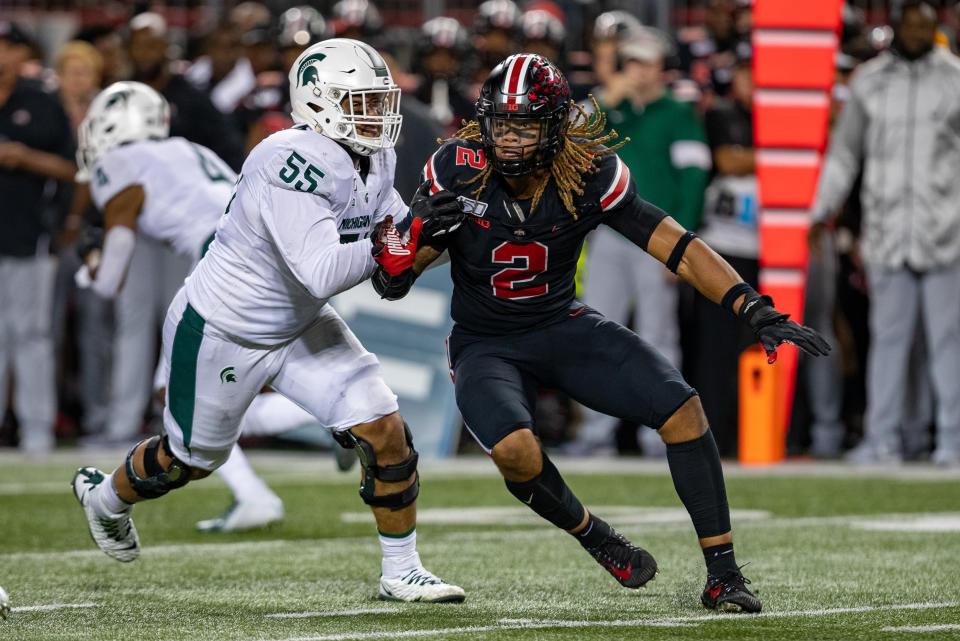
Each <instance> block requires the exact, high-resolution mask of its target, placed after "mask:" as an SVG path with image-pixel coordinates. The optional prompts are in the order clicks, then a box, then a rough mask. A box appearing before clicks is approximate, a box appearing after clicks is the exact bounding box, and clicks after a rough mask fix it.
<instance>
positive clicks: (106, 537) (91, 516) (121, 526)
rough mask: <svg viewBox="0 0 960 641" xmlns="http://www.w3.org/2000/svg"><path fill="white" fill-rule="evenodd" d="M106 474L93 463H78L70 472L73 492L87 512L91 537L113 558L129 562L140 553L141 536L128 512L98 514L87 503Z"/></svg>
mask: <svg viewBox="0 0 960 641" xmlns="http://www.w3.org/2000/svg"><path fill="white" fill-rule="evenodd" d="M105 478H107V476H106V474H104V473H103V472H101V471H100V470H98V469H97V468H95V467H81V468H80V469H79V470H77V472H76V474H74V475H73V483H72V486H73V495H74V496H76V497H77V501H78V502H79V503H80V507H82V508H83V513H84V514H86V515H87V525H88V526H89V528H90V538H92V539H93V542H94V543H96V544H97V547H99V548H100V549H101V550H103V551H104V553H105V554H106V555H107V556H109V557H110V558H112V559H116V560H117V561H122V562H124V563H128V562H130V561H133V560H135V559H136V558H137V557H138V556H140V537H139V536H137V528H136V527H134V525H133V519H131V518H130V514H129V513H127V514H124V515H122V516H119V517H118V518H115V519H112V518H109V517H104V516H97V514H96V512H94V510H93V507H92V506H91V505H90V492H91V490H93V488H95V487H96V486H98V485H100V484H101V483H102V482H103V481H104V479H105Z"/></svg>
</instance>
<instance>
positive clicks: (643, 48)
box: [617, 27, 667, 62]
mask: <svg viewBox="0 0 960 641" xmlns="http://www.w3.org/2000/svg"><path fill="white" fill-rule="evenodd" d="M617 51H618V53H619V54H620V57H621V58H623V59H624V60H625V61H626V60H639V61H641V62H656V61H658V60H663V58H664V57H665V56H666V53H667V47H666V43H665V42H664V41H663V38H661V37H660V36H659V35H657V34H656V33H655V32H654V31H652V30H651V29H648V28H646V27H641V28H638V29H634V30H632V31H630V32H629V35H627V37H626V38H625V39H624V40H622V41H621V42H620V45H619V47H618V48H617Z"/></svg>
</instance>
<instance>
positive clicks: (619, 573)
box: [604, 563, 633, 581]
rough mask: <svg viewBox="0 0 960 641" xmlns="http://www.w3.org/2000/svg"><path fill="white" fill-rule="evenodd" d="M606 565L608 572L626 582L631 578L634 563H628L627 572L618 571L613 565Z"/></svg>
mask: <svg viewBox="0 0 960 641" xmlns="http://www.w3.org/2000/svg"><path fill="white" fill-rule="evenodd" d="M604 565H605V566H606V568H607V569H608V570H610V571H611V572H613V573H614V574H615V575H616V576H617V577H619V578H621V579H623V580H624V581H626V580H627V579H629V578H630V570H631V568H632V567H633V563H627V569H626V570H618V569H617V568H615V567H613V564H612V563H605V564H604Z"/></svg>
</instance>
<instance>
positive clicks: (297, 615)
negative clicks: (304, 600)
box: [263, 608, 400, 619]
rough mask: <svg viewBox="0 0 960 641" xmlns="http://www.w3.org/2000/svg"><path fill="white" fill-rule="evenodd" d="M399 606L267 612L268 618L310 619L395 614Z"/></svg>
mask: <svg viewBox="0 0 960 641" xmlns="http://www.w3.org/2000/svg"><path fill="white" fill-rule="evenodd" d="M399 611H400V609H399V608H362V609H357V610H329V611H327V612H278V613H276V614H265V615H263V616H264V617H266V618H268V619H308V618H310V617H348V616H354V615H357V614H394V613H396V612H399Z"/></svg>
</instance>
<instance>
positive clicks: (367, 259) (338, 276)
mask: <svg viewBox="0 0 960 641" xmlns="http://www.w3.org/2000/svg"><path fill="white" fill-rule="evenodd" d="M290 92H291V104H292V105H293V110H294V114H293V115H294V120H295V122H297V123H298V124H297V125H296V126H294V127H293V128H291V129H286V130H284V131H281V132H279V133H276V134H274V135H272V136H270V137H269V138H267V139H266V140H264V141H263V142H262V143H260V144H259V145H258V146H257V147H256V148H254V150H253V151H252V152H251V153H250V156H249V157H248V158H247V160H246V162H245V163H244V166H243V169H242V172H241V178H240V179H239V180H238V182H237V185H236V187H235V189H234V192H233V196H232V197H231V199H230V201H229V205H228V206H227V209H226V213H225V214H224V215H223V217H222V218H221V219H220V222H219V224H218V227H217V234H216V241H215V242H214V243H213V244H212V245H211V246H210V249H209V251H208V252H207V253H206V255H205V256H204V258H203V259H202V260H201V261H200V263H199V264H198V265H197V267H196V269H194V271H193V272H192V273H191V275H190V277H189V278H188V279H187V281H186V283H185V285H184V287H183V289H181V290H180V292H179V293H178V294H177V296H176V298H175V299H174V301H173V303H172V304H171V306H170V309H169V311H168V314H167V319H166V322H165V323H164V328H163V353H162V359H163V362H164V364H165V366H166V368H167V371H169V382H168V385H167V393H166V400H167V403H166V407H165V409H164V428H165V432H166V434H165V435H164V436H163V437H162V438H161V437H153V438H150V439H146V440H144V441H142V442H141V443H139V444H137V445H136V446H134V448H133V449H132V450H131V451H130V453H129V454H128V456H127V459H126V462H125V464H124V465H121V466H120V467H118V468H117V469H116V470H115V471H114V472H113V473H112V474H110V475H105V474H103V473H102V472H100V471H99V470H97V469H95V468H81V469H80V470H78V472H77V474H76V475H75V477H74V483H73V485H74V492H75V494H76V495H77V498H78V500H79V501H80V503H81V505H82V506H83V508H84V512H85V513H86V516H87V520H88V525H89V528H90V533H91V535H92V537H93V539H94V541H95V542H96V543H97V545H98V546H99V547H100V548H101V549H102V550H103V551H104V552H105V553H107V554H108V555H109V556H111V557H113V558H115V559H117V560H120V561H132V560H133V559H135V558H136V557H137V555H138V554H139V548H140V543H139V539H138V537H137V533H136V529H135V528H134V526H133V522H132V520H131V518H130V510H131V508H132V505H133V504H134V503H137V502H139V501H141V500H144V499H151V498H156V497H159V496H162V495H164V494H166V493H167V492H169V491H170V490H172V489H176V488H179V487H182V486H184V485H186V484H187V483H188V482H189V481H190V480H192V479H199V478H203V477H205V476H207V475H209V474H210V472H211V471H212V470H214V469H216V468H217V467H218V466H220V465H221V464H222V463H223V462H224V461H225V460H226V459H227V457H228V456H229V454H230V451H231V448H232V447H233V445H234V444H235V443H236V441H237V438H238V437H239V434H240V422H241V420H240V419H241V417H242V415H243V413H244V411H245V410H246V408H247V406H248V405H250V403H251V401H252V400H253V399H254V397H255V396H256V395H257V394H258V392H259V391H260V389H261V388H262V387H263V386H264V385H271V386H272V387H273V388H274V389H275V390H277V391H278V392H279V393H281V394H283V395H284V396H286V397H287V398H289V399H291V400H293V401H294V402H296V403H297V404H298V405H300V406H301V407H303V408H304V409H306V410H307V411H309V412H310V414H312V415H313V416H314V417H316V418H317V420H319V421H320V423H322V424H323V425H325V426H327V427H328V428H330V429H331V430H333V432H334V435H335V437H336V438H337V440H338V441H339V442H341V443H345V444H347V445H349V446H353V447H355V448H356V449H357V452H358V455H359V458H360V464H361V466H362V470H363V480H362V484H361V487H360V496H361V498H362V499H363V500H364V502H366V503H367V504H368V505H370V507H371V509H372V511H373V515H374V517H375V519H376V523H377V529H378V531H379V533H380V544H381V548H382V551H383V561H382V564H381V578H380V585H379V597H380V598H381V599H385V600H401V601H429V602H441V601H462V600H463V599H464V591H463V589H462V588H460V587H458V586H455V585H451V584H449V583H446V582H445V581H443V580H442V579H440V578H439V577H437V576H435V575H434V574H432V573H431V572H429V571H428V570H426V569H425V568H424V567H423V566H422V565H421V563H420V558H419V555H418V554H417V552H416V498H417V495H418V493H419V486H420V483H419V476H418V474H417V469H416V467H417V459H418V455H417V452H416V450H415V449H414V448H413V438H412V435H411V433H410V430H409V429H408V428H407V426H406V424H405V423H404V421H403V419H402V418H401V417H400V414H399V413H398V411H397V400H396V396H395V395H394V394H393V393H392V392H391V391H390V389H389V388H388V387H387V385H386V384H385V383H384V381H383V379H382V377H381V375H380V366H379V363H378V361H377V359H376V357H375V356H374V355H373V354H371V353H369V352H367V351H366V350H365V349H364V348H363V346H362V345H361V344H360V342H359V341H358V340H357V338H356V337H355V336H354V335H353V333H352V332H351V331H350V329H349V328H348V327H347V326H346V324H345V323H344V322H343V321H342V320H341V319H340V317H339V316H338V315H337V313H336V312H335V311H334V310H333V309H332V308H331V307H330V306H329V305H328V304H327V301H328V299H329V298H331V297H332V296H334V295H335V294H337V293H339V292H342V291H344V290H346V289H349V288H351V287H353V286H354V285H357V284H358V283H361V282H362V281H364V280H366V279H368V278H369V277H370V276H371V275H372V274H373V272H374V269H375V267H376V265H377V263H376V262H375V261H374V259H373V257H372V253H373V251H374V248H375V247H376V248H377V250H378V251H380V252H382V251H384V249H386V251H387V252H388V253H394V252H397V253H399V252H403V251H409V250H405V249H404V248H403V247H402V246H401V245H402V243H401V242H400V241H399V239H398V237H397V232H396V230H395V228H394V227H393V224H392V220H393V219H394V218H396V219H397V220H400V219H401V218H404V217H406V216H407V211H408V209H407V206H406V205H405V204H404V202H403V200H402V199H401V198H400V196H399V194H398V193H397V192H396V190H395V189H394V188H393V173H394V169H395V165H396V156H395V153H394V152H393V150H392V147H393V146H394V144H395V143H396V139H397V137H398V135H399V131H400V123H401V117H400V115H399V99H400V89H399V88H398V87H397V86H396V85H395V84H394V83H393V79H392V77H391V76H390V72H389V70H388V69H387V66H386V64H385V63H384V61H383V58H382V57H381V56H380V55H379V54H378V53H377V52H376V51H375V50H374V49H373V48H371V47H370V46H368V45H366V44H363V43H361V42H358V41H354V40H347V39H333V40H326V41H323V42H320V43H317V44H315V45H313V46H311V47H310V48H308V49H307V50H306V51H304V52H303V53H302V54H301V55H300V57H299V58H298V59H297V60H296V62H295V63H294V65H293V67H292V68H291V69H290ZM410 209H411V210H412V216H413V218H412V219H411V221H410V223H409V229H410V236H411V238H412V240H413V241H414V242H415V241H416V239H417V235H418V234H419V237H420V238H421V239H423V238H426V239H427V242H429V239H430V238H432V237H433V236H434V235H441V234H443V233H445V232H446V231H448V230H450V229H453V228H455V226H458V225H459V224H460V223H461V222H462V213H461V212H460V208H459V204H458V203H457V201H456V198H455V197H454V196H453V195H452V194H451V193H450V192H439V193H436V194H433V195H430V196H426V195H425V190H421V191H420V192H419V195H418V197H417V198H415V201H414V202H413V203H412V204H411V207H410ZM371 236H373V237H374V239H375V240H376V241H377V242H376V243H374V241H372V240H371V238H370V237H371ZM383 239H386V240H383ZM107 242H109V239H107ZM420 242H421V243H422V242H424V241H423V240H421V241H420ZM381 262H383V260H381ZM100 268H101V269H103V268H104V265H103V264H101V266H100Z"/></svg>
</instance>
